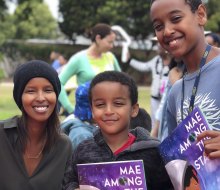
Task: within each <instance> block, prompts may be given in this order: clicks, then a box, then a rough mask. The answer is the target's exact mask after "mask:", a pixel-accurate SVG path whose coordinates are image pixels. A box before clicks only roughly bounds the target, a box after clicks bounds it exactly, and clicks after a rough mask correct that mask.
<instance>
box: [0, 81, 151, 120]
mask: <svg viewBox="0 0 220 190" xmlns="http://www.w3.org/2000/svg"><path fill="white" fill-rule="evenodd" d="M12 90H13V84H12V83H10V82H7V83H0V120H4V119H7V118H9V117H12V116H14V115H19V114H20V113H21V112H20V110H19V109H18V108H17V105H16V104H15V102H14V99H13V94H12ZM74 93H75V91H74V90H73V91H72V93H71V94H70V100H71V102H73V103H74V102H75V99H74ZM138 93H139V97H138V98H139V105H140V107H142V108H145V109H146V110H147V111H148V113H150V88H149V87H143V86H141V87H138ZM62 119H63V118H61V120H62Z"/></svg>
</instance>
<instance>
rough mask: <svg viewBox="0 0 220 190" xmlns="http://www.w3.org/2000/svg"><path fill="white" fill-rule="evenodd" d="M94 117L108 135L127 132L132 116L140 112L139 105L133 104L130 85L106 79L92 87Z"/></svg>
mask: <svg viewBox="0 0 220 190" xmlns="http://www.w3.org/2000/svg"><path fill="white" fill-rule="evenodd" d="M92 113H93V119H94V120H95V122H96V123H97V124H98V126H99V127H100V128H101V130H102V132H103V133H104V134H106V135H116V134H119V133H121V132H125V131H126V132H127V130H128V128H129V124H130V117H135V116H136V115H137V113H138V105H133V106H132V105H131V99H130V94H129V89H128V86H125V85H122V84H120V83H119V82H111V81H104V82H101V83H98V84H96V85H95V86H94V87H93V88H92Z"/></svg>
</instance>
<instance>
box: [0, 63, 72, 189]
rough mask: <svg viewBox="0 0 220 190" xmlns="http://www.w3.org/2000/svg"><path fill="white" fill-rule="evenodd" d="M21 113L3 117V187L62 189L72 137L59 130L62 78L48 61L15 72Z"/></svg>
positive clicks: (0, 151)
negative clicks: (58, 102)
mask: <svg viewBox="0 0 220 190" xmlns="http://www.w3.org/2000/svg"><path fill="white" fill-rule="evenodd" d="M13 81H14V89H13V97H14V100H15V102H16V104H17V106H18V108H19V109H20V110H21V116H15V117H12V118H10V119H7V120H4V121H0V147H1V148H0V154H1V156H0V168H1V172H0V189H10V190H30V189H53V190H60V188H61V182H62V179H63V175H64V170H65V166H66V162H67V160H68V159H69V158H70V156H71V153H72V146H71V141H70V140H69V138H68V137H67V136H66V135H64V134H62V133H61V132H60V123H59V117H58V110H57V99H58V96H59V93H60V89H61V86H60V81H59V78H58V75H57V73H56V71H55V70H54V69H53V68H52V67H51V66H50V65H49V64H48V63H46V62H44V61H40V60H33V61H29V62H27V63H24V64H22V65H20V66H19V67H18V68H17V69H16V71H15V74H14V80H13Z"/></svg>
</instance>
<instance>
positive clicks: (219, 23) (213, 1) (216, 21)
mask: <svg viewBox="0 0 220 190" xmlns="http://www.w3.org/2000/svg"><path fill="white" fill-rule="evenodd" d="M219 9H220V1H219V0H209V1H208V3H207V11H208V22H207V24H206V30H211V31H212V32H218V33H219V32H220V13H219Z"/></svg>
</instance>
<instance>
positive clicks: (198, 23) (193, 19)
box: [150, 0, 206, 58]
mask: <svg viewBox="0 0 220 190" xmlns="http://www.w3.org/2000/svg"><path fill="white" fill-rule="evenodd" d="M150 15H151V20H152V22H153V27H154V30H155V33H156V36H157V38H158V41H159V43H160V44H161V46H162V47H163V48H164V49H166V50H167V51H168V52H170V53H171V54H172V55H173V56H174V57H177V58H178V57H182V56H184V55H186V54H188V53H189V52H191V51H192V49H193V48H195V46H196V45H197V44H198V43H199V40H200V38H202V37H201V36H203V26H204V24H205V22H206V11H205V8H204V6H203V5H200V6H199V8H198V9H197V11H196V12H195V13H193V12H192V10H191V7H190V6H189V5H188V4H187V3H186V2H185V0H178V1H177V0H155V1H154V2H153V4H152V6H151V13H150Z"/></svg>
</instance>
